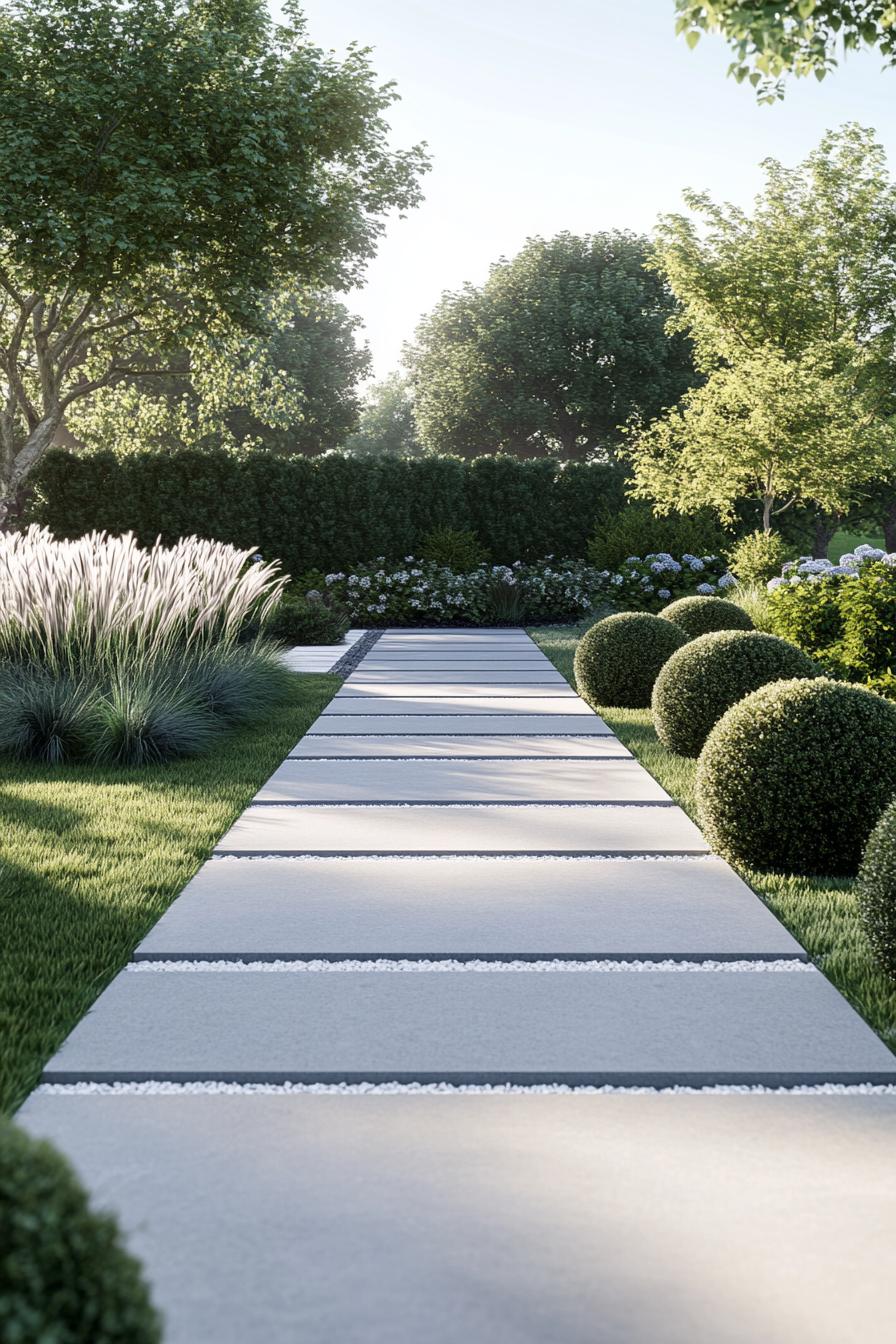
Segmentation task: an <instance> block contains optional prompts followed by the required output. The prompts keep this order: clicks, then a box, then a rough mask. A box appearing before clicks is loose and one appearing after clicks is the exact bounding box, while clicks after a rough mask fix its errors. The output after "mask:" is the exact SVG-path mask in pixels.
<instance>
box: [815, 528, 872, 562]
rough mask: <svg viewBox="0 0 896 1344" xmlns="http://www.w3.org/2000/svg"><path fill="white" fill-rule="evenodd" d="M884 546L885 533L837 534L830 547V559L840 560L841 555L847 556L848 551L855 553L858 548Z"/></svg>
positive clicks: (833, 537) (832, 538)
mask: <svg viewBox="0 0 896 1344" xmlns="http://www.w3.org/2000/svg"><path fill="white" fill-rule="evenodd" d="M883 544H884V534H883V532H846V531H841V532H835V533H834V535H833V536H832V537H831V544H830V546H829V547H828V559H829V560H835V561H836V560H839V559H840V557H841V555H846V553H847V551H854V550H855V548H856V547H857V546H862V545H865V546H883Z"/></svg>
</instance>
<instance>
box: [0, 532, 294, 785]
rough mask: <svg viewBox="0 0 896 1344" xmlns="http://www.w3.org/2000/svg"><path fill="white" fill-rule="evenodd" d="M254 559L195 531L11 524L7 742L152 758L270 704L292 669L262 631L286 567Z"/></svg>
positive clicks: (3, 639)
mask: <svg viewBox="0 0 896 1344" xmlns="http://www.w3.org/2000/svg"><path fill="white" fill-rule="evenodd" d="M252 560H253V553H252V552H251V551H238V550H236V549H235V548H234V547H232V546H227V545H224V544H222V543H220V542H214V541H203V540H200V539H199V538H196V537H188V538H185V539H183V540H181V541H179V542H177V543H176V545H174V546H170V547H166V546H162V545H161V544H159V543H157V544H156V545H155V546H153V547H152V548H151V549H149V550H142V549H141V548H140V547H139V546H138V545H137V543H136V541H135V539H134V537H133V536H131V535H127V536H123V537H107V536H105V535H104V534H103V533H92V534H91V535H90V536H87V537H81V538H80V539H78V540H76V541H56V540H55V539H54V538H53V537H52V536H51V535H50V533H49V532H47V531H45V530H44V529H41V528H37V527H31V528H29V529H28V530H27V531H26V532H23V533H7V534H3V535H0V719H2V723H0V751H6V752H9V753H12V754H14V755H17V756H20V757H24V758H31V759H38V760H43V761H46V762H48V763H58V762H61V761H66V760H77V759H86V760H98V761H105V762H108V761H115V762H118V763H120V764H128V765H142V764H147V763H150V762H158V761H163V760H167V759H169V758H171V757H173V756H179V755H188V754H193V753H195V752H198V751H202V750H204V749H205V748H206V747H208V746H209V745H210V744H211V742H212V741H213V740H214V737H215V735H216V733H218V732H220V731H221V729H222V728H223V727H225V726H227V725H228V724H230V723H235V722H239V721H240V720H242V719H244V718H246V717H251V715H252V714H254V713H257V712H258V711H259V710H260V709H262V708H263V707H264V706H265V705H267V704H270V703H271V700H272V699H273V698H275V697H277V696H278V695H279V694H280V693H281V692H282V689H283V686H284V683H285V678H286V676H287V675H288V674H287V673H286V672H285V670H284V669H283V668H282V667H281V666H280V664H279V661H278V659H277V658H276V656H275V649H274V646H273V645H272V644H271V643H270V642H269V641H268V640H266V639H265V638H263V637H261V636H260V635H258V634H257V631H258V630H259V629H260V628H263V626H264V623H265V622H266V621H267V620H268V619H269V617H270V615H271V613H272V611H273V610H274V608H275V606H276V604H277V602H278V601H279V598H280V593H281V590H282V588H283V584H284V579H283V578H282V577H281V576H280V575H279V573H278V567H277V566H276V565H264V564H261V563H252ZM253 631H255V632H256V633H255V634H254V635H253V634H252V632H253Z"/></svg>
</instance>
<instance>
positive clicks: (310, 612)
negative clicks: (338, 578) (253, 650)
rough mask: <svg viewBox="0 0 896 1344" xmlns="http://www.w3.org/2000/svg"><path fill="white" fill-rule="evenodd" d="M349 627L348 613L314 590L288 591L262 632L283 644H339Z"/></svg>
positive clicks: (339, 605)
mask: <svg viewBox="0 0 896 1344" xmlns="http://www.w3.org/2000/svg"><path fill="white" fill-rule="evenodd" d="M349 625H350V618H349V614H348V612H347V611H346V610H345V608H344V607H343V606H342V605H341V603H336V602H333V601H332V600H331V599H330V598H329V597H324V596H323V595H322V594H320V593H318V592H317V591H316V590H315V589H312V590H311V592H309V593H304V594H303V593H300V592H297V591H296V590H295V589H294V588H293V589H289V590H288V591H287V592H286V593H285V594H284V596H283V600H282V601H281V603H280V605H279V606H278V608H277V610H276V611H275V612H274V614H273V616H272V617H271V619H270V621H269V622H268V624H267V627H266V630H265V633H266V634H268V635H270V636H271V638H272V639H282V640H283V641H284V642H285V643H286V644H341V643H342V641H343V639H345V636H346V633H347V631H348V628H349Z"/></svg>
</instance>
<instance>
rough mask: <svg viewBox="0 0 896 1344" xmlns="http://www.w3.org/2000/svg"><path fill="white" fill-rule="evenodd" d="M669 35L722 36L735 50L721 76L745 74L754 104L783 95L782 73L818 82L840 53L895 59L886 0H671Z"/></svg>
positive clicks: (895, 35) (894, 19) (895, 22)
mask: <svg viewBox="0 0 896 1344" xmlns="http://www.w3.org/2000/svg"><path fill="white" fill-rule="evenodd" d="M675 9H676V12H677V14H678V19H677V21H676V32H678V33H683V34H684V36H685V39H686V40H687V42H688V44H689V45H690V46H692V47H693V46H696V44H697V42H698V41H699V38H700V34H701V33H704V32H717V33H721V34H722V36H723V37H725V38H726V39H727V40H728V43H729V45H730V46H731V48H732V50H733V52H734V60H733V61H732V63H731V65H730V66H729V67H728V73H729V74H730V75H733V76H734V78H735V79H736V80H737V81H738V82H739V83H740V82H742V81H743V80H745V79H747V80H749V81H750V83H751V84H752V85H753V87H754V88H755V89H756V90H757V92H758V96H759V100H760V101H761V102H774V101H775V100H776V99H777V98H781V97H783V93H784V83H783V79H782V76H784V75H787V74H791V75H795V76H797V77H798V78H799V77H805V76H807V75H814V76H815V78H816V79H824V77H825V75H826V74H828V72H829V71H830V70H832V69H833V68H834V67H835V66H836V65H837V52H838V48H842V50H843V52H844V53H846V52H848V51H857V50H858V49H859V48H860V47H872V48H876V49H877V50H878V51H879V52H880V53H881V55H882V56H883V57H884V59H885V61H886V63H887V65H893V64H896V5H894V4H893V0H776V3H773V4H763V3H759V0H711V3H710V0H675Z"/></svg>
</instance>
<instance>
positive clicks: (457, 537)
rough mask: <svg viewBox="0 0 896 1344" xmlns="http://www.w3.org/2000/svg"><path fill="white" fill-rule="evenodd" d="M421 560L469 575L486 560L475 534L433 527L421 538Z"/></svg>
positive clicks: (486, 556)
mask: <svg viewBox="0 0 896 1344" xmlns="http://www.w3.org/2000/svg"><path fill="white" fill-rule="evenodd" d="M421 554H422V558H423V559H424V560H428V561H429V562H430V563H431V564H434V565H442V566H444V568H445V569H452V570H454V572H455V574H469V573H471V572H472V571H473V570H474V569H477V568H478V567H479V565H484V564H485V562H486V560H487V559H488V555H487V554H486V552H485V550H484V549H483V547H482V546H481V545H480V544H479V539H478V537H477V536H476V534H475V532H470V531H468V530H464V531H461V530H459V529H458V528H455V527H435V528H433V530H432V531H431V532H428V533H427V534H426V536H425V537H424V538H423V550H422V553H421Z"/></svg>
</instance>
